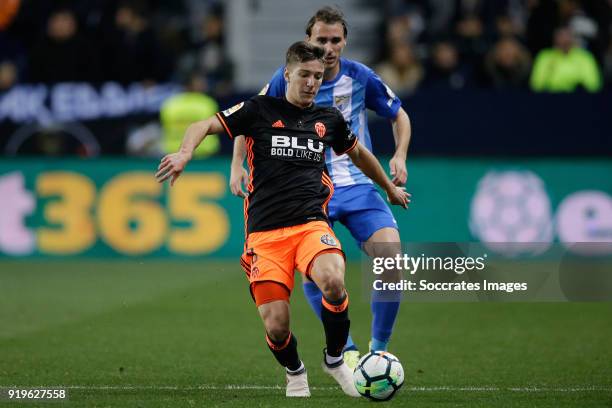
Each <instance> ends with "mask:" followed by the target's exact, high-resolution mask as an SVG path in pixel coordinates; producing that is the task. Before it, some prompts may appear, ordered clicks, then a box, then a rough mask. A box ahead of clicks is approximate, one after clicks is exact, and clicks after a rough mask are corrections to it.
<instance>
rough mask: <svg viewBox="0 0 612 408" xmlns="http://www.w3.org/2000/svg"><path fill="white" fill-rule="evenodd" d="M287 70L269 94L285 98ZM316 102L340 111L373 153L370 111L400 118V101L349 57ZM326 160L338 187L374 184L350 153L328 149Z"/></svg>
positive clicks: (273, 81)
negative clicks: (355, 162) (339, 152)
mask: <svg viewBox="0 0 612 408" xmlns="http://www.w3.org/2000/svg"><path fill="white" fill-rule="evenodd" d="M283 71H284V67H281V68H279V69H278V70H277V71H276V72H275V73H274V76H273V77H272V79H271V80H270V83H269V85H268V86H267V89H266V88H264V90H263V91H264V93H265V94H266V95H269V96H276V97H284V96H285V92H286V88H287V82H286V81H285V78H284V77H283ZM315 103H316V104H317V105H320V106H335V107H336V108H338V109H339V110H340V112H342V115H343V116H344V120H346V122H347V123H349V124H350V126H351V130H352V131H353V133H354V134H355V135H356V136H357V137H358V139H359V141H360V142H361V144H363V145H364V146H366V147H367V148H368V150H370V151H371V150H372V141H371V139H370V131H369V129H368V119H367V112H366V108H367V109H371V110H373V111H374V112H376V113H377V114H378V115H379V116H382V117H385V118H389V119H392V118H395V117H396V116H397V112H398V110H399V108H400V107H401V101H400V99H399V98H398V97H397V96H395V94H394V93H393V91H391V89H389V87H388V86H387V85H385V83H384V82H383V81H382V80H381V79H380V77H379V76H378V75H377V74H376V73H375V72H374V71H372V70H371V69H370V68H368V67H367V66H365V65H363V64H361V63H359V62H356V61H352V60H347V59H345V58H341V59H340V72H339V73H338V75H337V76H336V78H334V79H333V80H331V81H323V84H322V85H321V89H320V90H319V93H318V94H317V97H316V98H315ZM325 161H326V164H327V170H328V172H329V174H330V175H331V178H332V180H333V182H334V186H336V187H342V186H351V185H355V184H367V183H370V184H371V183H372V181H371V180H370V179H369V178H368V177H367V176H366V175H364V174H363V173H362V172H361V170H359V169H358V168H357V167H356V166H355V165H354V164H353V162H352V161H351V159H350V158H349V157H348V156H347V155H346V154H343V155H341V156H338V155H336V154H335V153H334V151H333V150H331V149H328V150H327V151H326V153H325Z"/></svg>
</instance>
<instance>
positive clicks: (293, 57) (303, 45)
mask: <svg viewBox="0 0 612 408" xmlns="http://www.w3.org/2000/svg"><path fill="white" fill-rule="evenodd" d="M324 55H325V50H324V49H323V48H321V47H319V46H317V45H313V44H310V43H307V42H306V41H298V42H295V43H293V44H291V47H289V49H288V50H287V57H286V59H285V64H286V65H289V64H295V63H300V62H308V61H312V60H319V61H321V62H322V63H324V61H323V57H324Z"/></svg>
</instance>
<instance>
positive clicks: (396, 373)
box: [353, 351, 404, 401]
mask: <svg viewBox="0 0 612 408" xmlns="http://www.w3.org/2000/svg"><path fill="white" fill-rule="evenodd" d="M353 380H354V381H355V387H356V388H357V391H359V393H360V394H361V395H363V396H364V397H366V398H369V399H371V400H374V401H387V400H390V399H391V398H393V396H394V395H395V393H396V392H397V390H399V389H400V388H401V386H402V385H403V384H404V368H403V367H402V364H401V363H400V362H399V359H398V358H397V357H395V356H394V355H393V354H391V353H387V352H386V351H371V352H369V353H368V354H366V355H364V356H363V357H361V359H360V360H359V363H358V364H357V367H356V368H355V371H354V372H353Z"/></svg>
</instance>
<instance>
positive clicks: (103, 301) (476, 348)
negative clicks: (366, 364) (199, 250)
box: [0, 260, 612, 408]
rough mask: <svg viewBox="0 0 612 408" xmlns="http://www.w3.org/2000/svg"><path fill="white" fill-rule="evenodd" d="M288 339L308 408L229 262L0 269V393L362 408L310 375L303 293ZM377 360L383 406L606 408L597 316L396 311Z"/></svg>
mask: <svg viewBox="0 0 612 408" xmlns="http://www.w3.org/2000/svg"><path fill="white" fill-rule="evenodd" d="M359 274H360V271H359V265H358V264H349V267H348V272H347V282H348V286H349V291H350V293H351V305H350V314H351V320H352V333H353V337H354V338H355V340H356V341H357V343H358V345H360V346H361V347H366V345H367V341H368V338H369V325H370V312H369V305H368V304H367V302H366V301H364V300H362V299H363V297H362V296H361V294H360V291H361V278H360V276H359ZM292 328H293V330H294V331H295V333H296V335H297V337H298V339H299V350H300V354H301V357H302V359H303V360H304V362H305V364H306V367H307V368H308V373H309V380H310V385H311V387H312V398H310V399H308V400H299V401H295V400H290V401H288V400H286V399H285V397H284V375H283V371H282V369H281V368H280V367H279V366H278V365H277V363H276V361H275V360H274V359H273V357H272V355H271V353H270V352H269V351H268V349H267V347H266V343H265V340H264V332H263V327H262V324H261V322H260V320H259V317H258V315H257V312H256V309H255V306H254V304H253V303H252V301H251V299H250V296H249V293H248V289H247V285H246V281H245V279H244V275H243V272H242V271H241V269H240V267H239V265H238V261H237V260H236V261H228V262H208V261H207V262H204V261H199V262H197V261H185V262H170V261H161V260H146V261H78V262H77V261H70V262H62V261H25V260H24V261H6V260H4V261H0V387H5V386H23V387H36V386H46V387H50V386H58V387H64V388H67V389H68V392H69V401H67V402H65V403H64V404H62V405H67V406H75V407H76V406H83V407H191V406H194V407H201V406H205V407H210V406H219V407H249V408H251V407H279V406H282V407H285V406H310V407H312V406H326V407H334V408H335V407H349V406H350V407H354V406H357V405H359V406H368V404H372V403H371V402H369V401H367V400H366V399H360V400H357V401H356V400H353V399H350V398H348V397H345V396H344V395H343V394H342V393H341V391H340V390H339V389H338V388H336V387H335V386H334V383H333V382H332V380H331V379H330V378H328V377H327V376H325V374H324V373H323V372H322V371H321V368H320V361H321V350H322V348H323V342H324V336H323V330H322V326H321V324H320V323H319V321H318V320H317V319H316V318H315V317H314V315H313V314H312V312H311V311H310V309H309V307H308V305H307V304H306V302H305V300H304V296H303V294H302V292H301V290H296V291H295V293H294V295H293V300H292ZM390 351H391V352H392V353H394V354H396V355H397V356H398V357H399V358H400V360H401V361H402V363H403V365H404V369H405V372H406V383H405V385H404V388H403V389H402V390H401V391H400V393H399V394H398V395H397V397H396V398H395V399H394V400H392V401H390V402H389V403H388V404H389V405H392V406H414V407H424V406H436V407H451V406H452V407H455V406H466V407H491V406H500V407H515V406H516V407H519V406H520V407H523V406H530V407H532V406H537V407H563V406H576V407H587V406H594V407H612V304H610V303H537V304H536V303H531V304H528V303H512V304H511V303H506V304H502V303H414V304H413V303H404V304H403V305H402V309H401V311H400V315H399V318H398V321H397V323H396V328H395V332H394V336H393V340H392V343H391V347H390ZM33 405H35V404H32V403H27V402H20V403H13V402H7V401H0V407H2V406H19V407H27V406H33ZM44 406H47V404H44ZM52 406H57V404H56V405H52Z"/></svg>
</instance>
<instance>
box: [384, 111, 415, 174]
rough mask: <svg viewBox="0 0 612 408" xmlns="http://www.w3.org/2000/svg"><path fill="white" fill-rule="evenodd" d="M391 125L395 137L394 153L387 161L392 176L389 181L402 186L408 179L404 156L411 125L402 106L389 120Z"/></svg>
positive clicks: (408, 143)
mask: <svg viewBox="0 0 612 408" xmlns="http://www.w3.org/2000/svg"><path fill="white" fill-rule="evenodd" d="M391 126H392V128H393V137H394V138H395V154H394V155H393V157H392V158H391V160H390V161H389V169H390V170H391V176H392V177H393V180H391V181H392V182H393V184H395V185H396V186H404V185H406V180H407V179H408V170H407V169H406V156H407V154H408V145H410V137H411V135H412V127H411V125H410V117H408V114H407V113H406V111H405V110H404V109H403V108H401V107H400V108H399V110H398V111H397V116H396V117H395V119H393V120H392V122H391Z"/></svg>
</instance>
